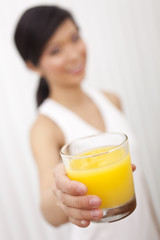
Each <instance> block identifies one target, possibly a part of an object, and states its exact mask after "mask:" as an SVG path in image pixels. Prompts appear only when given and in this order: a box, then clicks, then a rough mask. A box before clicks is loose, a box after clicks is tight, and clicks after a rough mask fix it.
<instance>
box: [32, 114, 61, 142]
mask: <svg viewBox="0 0 160 240" xmlns="http://www.w3.org/2000/svg"><path fill="white" fill-rule="evenodd" d="M46 140H49V141H53V140H54V143H55V145H57V146H61V145H63V143H64V135H63V133H62V131H61V130H60V128H59V127H58V126H57V125H56V124H55V123H54V122H53V121H52V120H51V119H49V118H48V117H47V116H44V115H39V116H38V117H37V119H36V121H35V122H34V124H33V126H32V127H31V130H30V141H31V144H32V145H34V144H35V143H36V142H37V143H39V142H43V141H46Z"/></svg>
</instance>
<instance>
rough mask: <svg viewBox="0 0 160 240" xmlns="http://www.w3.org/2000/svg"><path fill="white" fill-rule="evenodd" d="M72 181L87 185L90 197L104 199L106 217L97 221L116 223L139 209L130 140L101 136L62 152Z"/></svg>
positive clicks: (81, 142) (82, 139) (71, 144)
mask: <svg viewBox="0 0 160 240" xmlns="http://www.w3.org/2000/svg"><path fill="white" fill-rule="evenodd" d="M60 154H61V157H62V160H63V162H64V165H65V168H66V172H67V175H68V177H69V178H70V179H71V180H76V181H79V182H82V183H84V184H85V185H86V186H87V188H88V192H87V194H89V195H97V196H99V197H100V198H101V200H102V204H101V208H102V209H103V217H102V218H101V219H100V220H98V221H95V222H115V221H118V220H120V219H122V218H124V217H126V216H128V215H130V214H131V213H132V212H133V211H134V209H135V208H136V197H135V189H134V182H133V175H132V165H131V160H130V153H129V146H128V137H127V136H126V135H125V134H123V133H114V132H113V133H99V134H97V135H93V136H87V137H84V138H81V139H77V140H74V141H73V142H71V143H70V144H67V145H65V146H63V147H62V149H61V151H60Z"/></svg>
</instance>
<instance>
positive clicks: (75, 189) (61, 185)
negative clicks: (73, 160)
mask: <svg viewBox="0 0 160 240" xmlns="http://www.w3.org/2000/svg"><path fill="white" fill-rule="evenodd" d="M54 178H55V184H56V187H57V189H59V190H60V191H62V192H65V193H67V194H70V195H74V196H78V195H84V194H86V193H87V187H86V186H85V185H84V184H83V183H80V182H77V181H72V180H70V179H69V178H68V177H67V175H66V171H65V168H64V165H63V164H58V165H57V166H56V167H55V169H54Z"/></svg>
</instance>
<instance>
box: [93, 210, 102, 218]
mask: <svg viewBox="0 0 160 240" xmlns="http://www.w3.org/2000/svg"><path fill="white" fill-rule="evenodd" d="M99 215H100V213H99V211H98V210H93V211H91V216H92V217H93V218H98V217H99Z"/></svg>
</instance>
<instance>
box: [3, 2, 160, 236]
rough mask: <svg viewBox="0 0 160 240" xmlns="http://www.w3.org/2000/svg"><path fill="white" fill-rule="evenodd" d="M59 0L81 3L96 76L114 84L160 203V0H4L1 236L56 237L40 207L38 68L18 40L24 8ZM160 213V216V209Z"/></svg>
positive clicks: (78, 9) (78, 11)
mask: <svg viewBox="0 0 160 240" xmlns="http://www.w3.org/2000/svg"><path fill="white" fill-rule="evenodd" d="M41 3H58V4H62V6H65V7H68V8H69V9H71V10H73V13H74V14H75V16H76V18H77V20H78V22H79V23H80V26H81V28H82V35H83V36H84V38H85V40H86V43H87V45H88V52H89V53H88V55H89V56H88V81H89V83H91V84H92V85H93V86H97V87H101V88H104V89H108V90H114V91H116V93H118V94H119V95H120V97H121V99H122V102H123V105H124V110H125V112H126V115H127V117H128V119H129V122H130V125H131V126H132V128H133V130H134V132H135V134H136V136H137V140H138V141H139V144H140V155H141V160H142V165H143V167H144V173H145V175H146V176H147V179H148V184H149V188H150V192H151V196H152V200H153V203H154V207H155V209H156V208H157V209H159V204H160V177H159V169H160V161H159V160H160V159H159V156H160V143H159V135H160V125H159V123H160V81H159V79H160V67H159V64H160V15H159V12H160V2H159V1H158V0H134V1H130V0H112V1H111V0H110V1H109V0H100V1H96V0H82V1H79V0H63V1H62V0H57V1H38V0H28V1H25V0H14V1H9V0H6V1H4V2H3V3H2V1H1V2H0V71H1V74H0V109H1V118H0V194H1V197H0V198H1V199H0V239H3V240H11V239H13V240H14V239H16V240H21V239H23V240H25V239H26V240H32V239H34V240H35V239H38V240H41V239H43V240H44V239H47V240H48V239H53V229H52V228H51V227H50V226H48V225H47V224H46V223H45V222H44V220H43V219H42V217H41V215H40V212H39V209H38V199H39V192H38V178H37V169H36V166H35V162H34V160H33V158H32V155H31V152H30V148H29V140H28V133H29V128H30V126H31V124H32V122H33V120H34V118H35V116H36V112H35V99H34V98H35V97H34V95H35V89H36V85H37V76H36V75H34V74H32V73H30V72H29V71H28V70H27V69H26V67H25V65H24V64H23V62H22V60H21V59H20V57H19V55H18V53H17V51H16V50H15V47H14V44H13V40H12V38H13V31H14V27H15V24H16V21H17V19H18V18H19V16H20V14H21V13H22V11H24V10H25V9H26V8H28V7H30V6H33V5H35V4H41ZM157 217H158V218H159V221H160V216H159V214H158V213H157Z"/></svg>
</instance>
